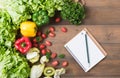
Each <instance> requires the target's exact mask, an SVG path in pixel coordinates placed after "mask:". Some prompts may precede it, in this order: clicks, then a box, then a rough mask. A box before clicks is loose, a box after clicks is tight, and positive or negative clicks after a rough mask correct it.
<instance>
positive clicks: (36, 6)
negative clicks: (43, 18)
mask: <svg viewBox="0 0 120 78" xmlns="http://www.w3.org/2000/svg"><path fill="white" fill-rule="evenodd" d="M23 1H24V2H25V3H26V4H27V7H29V8H30V10H31V12H32V13H34V12H36V11H39V10H40V9H42V10H46V11H47V12H48V16H50V17H53V16H54V14H55V11H56V10H58V11H60V10H62V6H63V4H64V2H63V0H23Z"/></svg>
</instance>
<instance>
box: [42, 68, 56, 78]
mask: <svg viewBox="0 0 120 78" xmlns="http://www.w3.org/2000/svg"><path fill="white" fill-rule="evenodd" d="M54 73H55V69H54V68H53V67H46V68H45V69H44V75H45V76H47V77H50V76H52V75H54Z"/></svg>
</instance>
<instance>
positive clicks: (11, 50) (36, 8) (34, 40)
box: [0, 0, 85, 78]
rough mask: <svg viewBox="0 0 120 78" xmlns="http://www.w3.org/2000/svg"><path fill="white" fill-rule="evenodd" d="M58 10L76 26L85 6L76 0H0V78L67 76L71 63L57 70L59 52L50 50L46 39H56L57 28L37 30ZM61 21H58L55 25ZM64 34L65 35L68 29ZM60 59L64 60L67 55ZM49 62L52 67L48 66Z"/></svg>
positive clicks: (63, 28) (56, 77)
mask: <svg viewBox="0 0 120 78" xmlns="http://www.w3.org/2000/svg"><path fill="white" fill-rule="evenodd" d="M56 11H59V12H60V14H61V15H60V16H61V18H63V19H65V20H68V21H69V22H71V23H72V24H76V25H78V24H80V23H81V20H82V19H84V18H85V10H84V6H83V5H82V4H80V3H79V2H74V1H73V0H0V78H28V77H30V78H39V77H41V76H42V77H43V76H45V77H44V78H52V77H54V78H59V77H60V75H61V74H64V73H65V71H66V70H65V67H67V65H68V62H67V61H63V62H62V67H61V68H59V69H55V68H54V67H55V66H57V65H58V64H59V61H58V60H54V59H55V58H57V53H55V52H51V51H50V50H49V49H47V46H52V42H50V41H48V40H46V38H47V37H48V36H49V37H55V35H56V34H55V28H54V27H50V28H49V29H48V31H47V32H46V33H42V32H41V31H38V29H40V28H41V27H42V26H44V25H46V24H49V21H50V19H51V17H54V15H55V13H56ZM60 20H61V19H60V18H57V19H55V21H56V23H58V22H60ZM61 31H62V32H64V33H66V32H67V28H65V27H62V28H61ZM45 40H46V41H45ZM43 42H45V43H43ZM58 57H59V58H61V59H64V57H65V55H64V54H60V55H58ZM50 59H52V60H53V61H52V63H51V65H52V66H46V63H48V62H49V61H50ZM38 61H39V64H38V63H37V62H38ZM28 63H31V64H32V67H31V66H30V65H29V64H28Z"/></svg>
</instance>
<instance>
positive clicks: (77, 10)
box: [61, 0, 85, 25]
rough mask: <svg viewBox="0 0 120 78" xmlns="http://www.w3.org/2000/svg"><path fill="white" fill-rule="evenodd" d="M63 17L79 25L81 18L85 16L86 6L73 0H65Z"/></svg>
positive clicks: (62, 11)
mask: <svg viewBox="0 0 120 78" xmlns="http://www.w3.org/2000/svg"><path fill="white" fill-rule="evenodd" d="M61 17H62V18H63V19H65V20H68V21H70V23H72V24H76V25H78V24H80V23H81V20H82V19H84V18H85V10H84V6H83V5H81V4H80V3H78V2H73V1H72V0H64V6H63V7H62V10H61Z"/></svg>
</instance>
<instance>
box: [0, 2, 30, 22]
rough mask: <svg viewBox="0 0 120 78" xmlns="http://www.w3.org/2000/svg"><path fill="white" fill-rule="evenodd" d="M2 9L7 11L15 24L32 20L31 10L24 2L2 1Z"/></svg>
mask: <svg viewBox="0 0 120 78" xmlns="http://www.w3.org/2000/svg"><path fill="white" fill-rule="evenodd" d="M0 6H1V9H5V10H6V11H7V12H8V13H9V14H10V16H11V18H12V22H13V23H14V24H19V23H20V22H22V21H25V20H27V19H30V18H31V17H30V13H29V11H28V10H29V9H28V8H27V7H26V5H25V4H24V2H23V1H22V0H0Z"/></svg>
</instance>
